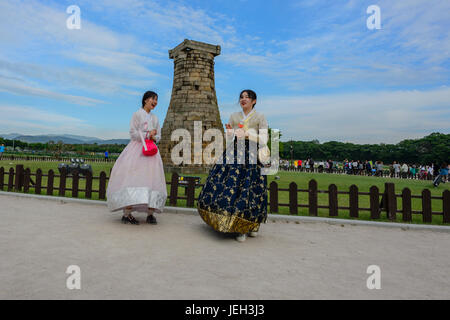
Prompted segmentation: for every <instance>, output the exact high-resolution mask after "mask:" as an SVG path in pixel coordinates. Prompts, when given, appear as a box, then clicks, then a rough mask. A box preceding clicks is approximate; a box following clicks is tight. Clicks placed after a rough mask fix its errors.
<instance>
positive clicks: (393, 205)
mask: <svg viewBox="0 0 450 320" xmlns="http://www.w3.org/2000/svg"><path fill="white" fill-rule="evenodd" d="M385 186H386V198H385V201H386V203H387V216H388V219H389V220H392V221H393V220H395V219H396V218H397V198H396V196H395V184H393V183H392V182H387V183H386V184H385Z"/></svg>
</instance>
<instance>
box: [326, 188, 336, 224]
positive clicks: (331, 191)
mask: <svg viewBox="0 0 450 320" xmlns="http://www.w3.org/2000/svg"><path fill="white" fill-rule="evenodd" d="M328 206H329V207H330V213H329V216H330V217H337V216H338V190H337V186H336V185H335V184H330V185H329V186H328Z"/></svg>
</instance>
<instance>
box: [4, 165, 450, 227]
mask: <svg viewBox="0 0 450 320" xmlns="http://www.w3.org/2000/svg"><path fill="white" fill-rule="evenodd" d="M16 164H23V165H24V168H30V170H31V172H32V173H35V172H36V170H37V169H38V168H40V169H42V170H43V173H44V174H47V172H48V171H49V170H50V169H53V171H54V172H55V174H59V173H58V162H35V161H19V160H18V161H9V160H1V161H0V167H4V168H5V172H7V171H8V170H9V168H10V167H13V168H15V166H16ZM91 165H92V169H93V176H94V177H98V176H99V175H100V172H102V171H104V172H105V173H106V175H107V176H109V173H110V170H111V168H112V166H113V163H92V164H91ZM190 176H199V177H200V178H201V182H200V183H202V184H203V183H204V182H205V180H206V177H207V175H206V174H195V175H190ZM277 176H279V177H280V179H278V180H275V176H268V185H269V184H270V183H271V182H272V181H275V182H276V183H277V184H278V188H281V189H288V188H289V184H290V183H291V182H295V183H296V184H297V188H298V189H308V183H309V181H310V180H311V179H315V180H316V181H317V184H318V189H319V190H328V186H329V185H330V184H333V183H334V184H336V186H337V188H338V191H348V190H349V188H350V186H351V185H353V184H354V185H356V186H357V187H358V190H359V191H360V192H369V189H370V187H372V186H377V187H378V188H379V191H380V193H382V192H383V191H384V184H385V183H386V182H393V183H395V191H396V194H401V192H402V190H403V189H404V188H409V189H410V190H411V194H412V195H421V194H422V191H423V190H424V189H429V190H430V191H431V195H432V196H436V197H441V196H442V193H443V191H444V190H449V189H450V183H446V184H441V185H439V187H437V188H434V187H433V185H432V182H431V181H420V180H403V179H391V178H378V177H364V176H352V175H337V174H327V173H300V172H282V171H280V172H278V174H277ZM166 181H168V182H169V181H171V174H166ZM5 183H7V178H5ZM71 184H72V181H71V179H67V188H71ZM46 185H47V178H46V177H43V186H46ZM54 186H55V190H54V193H53V194H54V195H58V188H57V187H58V186H59V178H55V181H54ZM84 188H85V180H84V179H80V183H79V189H84ZM3 189H4V190H6V187H4V188H3ZM92 189H93V190H98V189H99V180H98V179H94V180H93V188H92ZM184 190H185V188H184V187H179V189H178V195H179V196H184V195H185V192H184ZM200 190H201V188H196V192H195V195H196V197H198V195H199V193H200ZM167 191H168V194H170V185H168V186H167ZM30 193H34V189H33V188H30ZM41 194H46V190H45V189H43V190H42V193H41ZM66 196H67V197H71V196H72V192H71V191H66ZM79 198H84V192H80V193H79ZM92 199H94V200H96V199H98V193H97V192H93V193H92ZM269 201H270V199H269ZM278 201H279V203H281V204H288V203H289V192H287V191H279V194H278ZM318 202H319V205H324V206H327V205H328V194H326V193H319V194H318ZM338 202H339V206H340V207H348V206H349V196H348V195H346V194H339V195H338ZM168 204H169V202H167V205H168ZM298 204H308V193H306V192H299V193H298ZM177 206H180V207H184V206H186V200H181V199H180V200H178V201H177ZM359 207H360V208H369V207H370V202H369V196H368V195H360V196H359ZM397 208H398V210H401V209H402V203H401V198H398V199H397ZM412 210H417V211H421V210H422V200H421V199H412ZM442 210H443V208H442V200H437V199H432V211H433V212H442ZM298 212H299V215H309V213H308V208H298ZM279 213H280V214H289V208H288V207H279ZM328 214H329V212H328V209H319V210H318V215H319V216H321V217H328ZM339 218H345V219H354V218H350V217H349V213H348V210H339ZM358 219H362V220H371V219H370V212H368V211H360V212H359V218H358ZM379 221H388V220H387V218H386V213H385V212H382V213H381V219H380V220H379ZM397 221H398V222H402V217H401V213H398V214H397ZM413 223H423V222H422V216H421V215H420V214H413ZM432 223H433V224H442V216H441V215H433V222H432Z"/></svg>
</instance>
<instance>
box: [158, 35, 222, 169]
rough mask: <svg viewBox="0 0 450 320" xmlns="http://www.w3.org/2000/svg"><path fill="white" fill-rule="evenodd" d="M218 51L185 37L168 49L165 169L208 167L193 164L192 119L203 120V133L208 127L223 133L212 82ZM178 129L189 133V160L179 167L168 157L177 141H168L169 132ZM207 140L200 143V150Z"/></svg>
mask: <svg viewBox="0 0 450 320" xmlns="http://www.w3.org/2000/svg"><path fill="white" fill-rule="evenodd" d="M219 54H220V46H214V45H210V44H207V43H203V42H198V41H193V40H187V39H186V40H184V41H183V42H182V43H180V44H179V45H178V46H177V47H175V48H174V49H172V50H169V58H170V59H174V77H173V88H172V97H171V99H170V105H169V109H168V110H167V115H166V118H165V120H164V124H163V127H162V129H161V141H160V144H159V146H160V147H159V150H160V153H161V157H162V160H163V163H164V167H165V169H166V171H179V172H202V171H204V170H205V169H207V168H205V165H198V164H197V165H195V164H194V160H193V158H194V146H193V142H194V121H201V122H202V134H203V133H204V132H205V131H206V130H208V129H210V128H216V129H219V130H220V131H221V132H222V134H223V132H224V130H223V124H222V121H221V120H220V113H219V107H218V105H217V97H216V89H215V84H214V57H216V56H218V55H219ZM181 128H183V129H187V130H188V131H189V132H190V134H191V137H192V140H191V141H192V146H191V157H192V161H191V164H190V165H189V164H188V165H186V164H183V166H182V167H181V168H180V167H179V166H175V165H174V164H173V162H172V159H171V151H172V148H173V147H174V146H175V145H177V144H178V142H175V141H174V142H172V141H171V134H172V132H173V130H176V129H181ZM209 143H210V142H202V150H203V149H204V148H205V147H206V146H207V145H208V144H209Z"/></svg>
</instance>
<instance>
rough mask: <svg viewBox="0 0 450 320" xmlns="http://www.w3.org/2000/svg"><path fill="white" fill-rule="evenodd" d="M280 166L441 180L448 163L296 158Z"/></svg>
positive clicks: (444, 176) (445, 177)
mask: <svg viewBox="0 0 450 320" xmlns="http://www.w3.org/2000/svg"><path fill="white" fill-rule="evenodd" d="M280 167H281V168H283V169H285V170H289V169H296V170H302V171H306V172H327V173H343V174H352V175H365V176H376V177H390V178H401V179H419V180H434V179H436V178H437V177H438V176H439V175H441V176H442V182H445V181H447V179H448V170H449V165H448V164H447V163H442V164H441V165H440V166H439V165H438V164H436V163H434V164H428V165H417V164H407V163H399V162H397V161H394V162H393V163H392V164H389V165H385V164H384V163H383V161H372V160H366V161H360V160H348V159H345V160H344V161H342V162H337V161H333V160H327V161H319V162H315V161H314V160H313V159H306V160H296V161H293V162H291V161H288V160H280ZM446 172H447V173H446Z"/></svg>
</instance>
